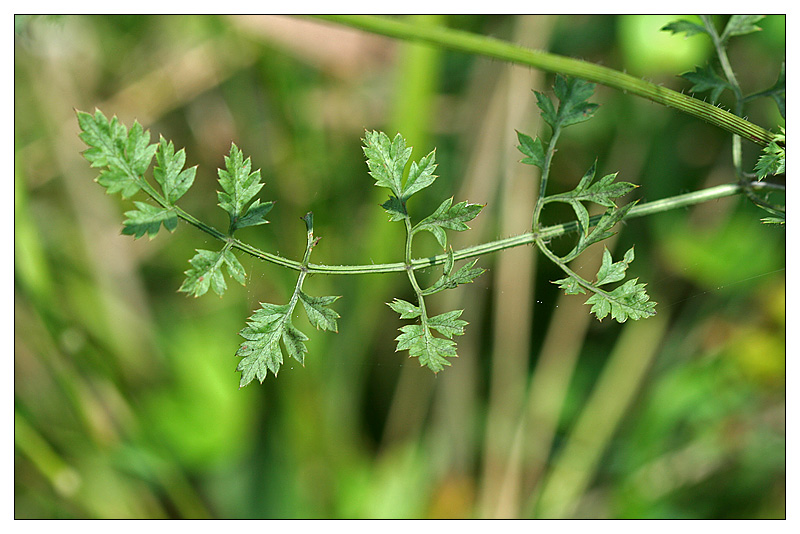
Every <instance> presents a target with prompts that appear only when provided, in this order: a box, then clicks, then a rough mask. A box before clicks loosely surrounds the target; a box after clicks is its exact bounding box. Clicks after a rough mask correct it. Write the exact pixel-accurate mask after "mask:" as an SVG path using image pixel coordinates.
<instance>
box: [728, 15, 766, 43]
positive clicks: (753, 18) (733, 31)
mask: <svg viewBox="0 0 800 534" xmlns="http://www.w3.org/2000/svg"><path fill="white" fill-rule="evenodd" d="M765 16H766V15H731V18H730V19H728V24H726V25H725V30H724V31H723V32H722V37H721V40H722V42H725V41H726V40H728V39H729V38H731V37H733V36H736V35H747V34H749V33H753V32H760V31H761V30H762V28H760V27H759V26H756V24H757V23H758V22H759V21H761V19H763V18H764V17H765Z"/></svg>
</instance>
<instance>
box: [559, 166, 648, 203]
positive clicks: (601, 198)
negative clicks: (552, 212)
mask: <svg viewBox="0 0 800 534" xmlns="http://www.w3.org/2000/svg"><path fill="white" fill-rule="evenodd" d="M596 165H597V162H595V163H593V164H592V166H591V167H590V168H589V170H588V171H586V174H584V175H583V177H582V178H581V180H580V182H579V183H578V185H577V186H576V187H575V189H573V190H572V191H567V192H566V193H559V194H557V195H550V196H548V197H547V199H548V200H553V201H556V200H557V201H579V202H593V203H595V204H599V205H601V206H605V207H607V208H615V207H616V203H615V202H614V200H616V199H618V198H619V197H621V196H625V195H627V194H628V193H630V192H631V191H632V190H634V189H636V188H637V187H638V186H637V185H635V184H632V183H630V182H616V181H615V180H616V178H617V173H613V174H607V175H605V176H603V177H602V178H600V179H599V180H597V181H596V182H593V180H594V176H595V169H596Z"/></svg>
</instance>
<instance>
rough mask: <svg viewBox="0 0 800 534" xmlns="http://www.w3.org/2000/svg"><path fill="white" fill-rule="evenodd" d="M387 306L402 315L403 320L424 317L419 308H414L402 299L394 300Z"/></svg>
mask: <svg viewBox="0 0 800 534" xmlns="http://www.w3.org/2000/svg"><path fill="white" fill-rule="evenodd" d="M386 305H387V306H389V307H390V308H391V309H393V310H394V311H396V312H397V313H399V314H400V318H401V319H414V318H416V317H419V316H420V315H422V312H421V311H420V309H419V307H418V306H414V305H413V304H411V303H410V302H408V301H405V300H402V299H398V298H396V299H394V300H393V301H392V302H387V303H386Z"/></svg>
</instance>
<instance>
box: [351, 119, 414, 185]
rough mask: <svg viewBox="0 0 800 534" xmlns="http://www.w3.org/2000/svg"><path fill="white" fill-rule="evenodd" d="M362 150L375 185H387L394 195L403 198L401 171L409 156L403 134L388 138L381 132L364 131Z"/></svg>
mask: <svg viewBox="0 0 800 534" xmlns="http://www.w3.org/2000/svg"><path fill="white" fill-rule="evenodd" d="M363 150H364V155H365V156H366V157H367V167H368V168H369V174H370V176H372V177H373V178H374V179H375V185H377V186H380V187H388V188H389V189H390V190H391V191H392V193H394V196H395V197H397V198H403V171H404V170H405V168H406V164H407V163H408V159H409V158H410V157H411V148H410V147H406V142H405V139H403V136H402V135H400V134H399V133H398V134H397V135H396V136H395V137H394V140H390V139H389V136H387V135H386V134H385V133H383V132H376V131H372V132H366V133H365V135H364V146H363Z"/></svg>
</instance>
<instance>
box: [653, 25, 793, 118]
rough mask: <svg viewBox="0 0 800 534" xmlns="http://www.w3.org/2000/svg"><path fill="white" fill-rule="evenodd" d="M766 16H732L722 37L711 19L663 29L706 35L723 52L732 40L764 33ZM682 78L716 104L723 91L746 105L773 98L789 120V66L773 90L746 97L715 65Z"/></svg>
mask: <svg viewBox="0 0 800 534" xmlns="http://www.w3.org/2000/svg"><path fill="white" fill-rule="evenodd" d="M764 16H765V15H732V16H731V17H730V19H728V22H727V24H726V25H725V28H724V29H723V31H722V33H721V34H718V33H717V31H716V30H715V29H714V25H713V24H712V22H711V18H710V17H708V16H706V17H703V21H704V24H702V25H701V24H697V23H694V22H690V21H688V20H677V21H674V22H670V23H669V24H667V25H666V26H664V27H663V28H661V30H662V31H668V32H671V33H672V34H673V35H674V34H679V33H684V34H686V37H691V36H693V35H706V36H708V37H709V38H710V39H711V41H712V42H713V43H714V45H715V46H716V47H717V48H718V49H721V50H723V49H724V48H725V47H726V46H727V44H728V41H729V40H730V38H731V37H736V36H741V35H748V34H751V33H755V32H759V31H761V27H759V26H758V23H759V22H760V21H761V20H762V19H763V18H764ZM681 77H682V78H684V79H685V80H687V81H689V82H691V83H692V84H693V85H692V87H691V88H690V89H689V90H690V91H691V92H694V93H703V92H706V91H708V92H709V93H710V95H709V96H710V98H711V102H712V103H713V104H716V103H717V102H719V97H720V95H721V94H722V92H723V91H725V90H729V91H732V92H733V93H734V94H735V96H736V98H737V99H738V100H740V101H741V102H742V103H744V102H748V101H750V100H753V99H756V98H761V97H769V98H772V99H773V100H774V101H775V104H776V105H777V106H778V111H780V114H781V116H782V117H783V118H784V119H785V118H786V64H785V63H784V64H783V65H782V66H781V72H780V74H779V75H778V79H777V80H776V82H775V83H774V84H773V85H772V86H771V87H769V88H767V89H764V90H763V91H759V92H757V93H753V94H751V95H747V96H744V95H742V94H741V93H740V89H739V88H738V87H737V86H736V85H734V84H733V83H731V81H730V80H728V79H727V78H726V77H725V76H720V75H719V74H718V73H717V67H715V66H714V65H712V64H711V63H708V64H706V65H705V66H697V67H695V70H694V71H693V72H685V73H683V74H681Z"/></svg>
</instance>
